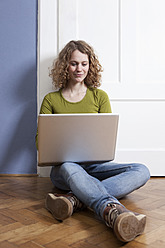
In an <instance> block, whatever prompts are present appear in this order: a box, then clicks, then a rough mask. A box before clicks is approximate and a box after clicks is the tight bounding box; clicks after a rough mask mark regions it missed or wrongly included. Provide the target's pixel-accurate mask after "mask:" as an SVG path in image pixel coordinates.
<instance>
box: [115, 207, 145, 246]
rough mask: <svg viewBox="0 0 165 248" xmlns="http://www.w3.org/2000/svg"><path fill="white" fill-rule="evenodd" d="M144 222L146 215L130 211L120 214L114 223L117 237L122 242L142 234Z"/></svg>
mask: <svg viewBox="0 0 165 248" xmlns="http://www.w3.org/2000/svg"><path fill="white" fill-rule="evenodd" d="M145 224H146V216H145V215H143V214H139V215H137V216H136V215H135V214H133V213H131V212H128V213H123V214H120V215H119V216H118V217H117V219H116V221H115V225H114V232H115V234H116V236H117V238H118V239H119V240H121V241H123V242H129V241H131V240H133V239H134V238H135V237H137V236H138V235H140V234H142V233H143V231H144V228H145Z"/></svg>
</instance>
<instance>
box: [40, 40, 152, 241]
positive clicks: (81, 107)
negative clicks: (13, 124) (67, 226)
mask: <svg viewBox="0 0 165 248" xmlns="http://www.w3.org/2000/svg"><path fill="white" fill-rule="evenodd" d="M101 71H102V67H101V65H100V63H99V61H98V58H97V57H96V55H95V53H94V50H93V48H92V47H91V46H90V45H88V44H87V43H86V42H84V41H70V42H69V43H68V44H67V45H66V46H65V47H64V48H63V49H62V51H61V52H60V53H59V56H58V58H57V59H56V60H55V62H54V64H53V67H52V69H51V73H50V76H51V77H52V80H53V84H54V85H55V87H56V88H58V89H59V90H58V91H56V92H52V93H49V94H47V95H46V96H45V98H44V100H43V103H42V106H41V110H40V113H42V114H60V113H111V106H110V102H109V98H108V95H107V94H106V93H105V92H104V91H103V90H100V89H98V87H99V86H100V80H101ZM36 144H37V136H36ZM50 177H51V180H52V182H53V184H54V186H55V187H57V188H59V189H62V190H68V191H70V192H69V193H68V194H66V195H58V194H52V193H49V194H48V195H47V198H46V208H47V209H48V210H49V211H50V212H51V213H52V214H53V216H54V218H56V219H58V220H64V219H66V218H67V217H69V216H71V215H72V214H73V213H74V211H76V210H80V209H82V208H83V207H84V206H87V207H90V208H91V209H93V210H94V212H95V213H96V214H97V215H98V216H99V218H101V219H102V220H103V221H104V222H105V224H106V225H107V226H109V227H111V228H113V230H114V233H115V234H116V236H117V238H118V239H119V240H121V241H124V242H128V241H131V240H133V239H134V238H135V237H136V236H137V235H140V234H141V233H142V232H143V230H144V227H145V223H146V216H145V215H143V214H137V213H133V212H131V211H129V210H127V209H126V208H125V207H124V206H123V205H122V204H121V203H120V202H119V199H120V198H122V197H123V196H125V195H127V194H129V193H130V192H132V191H134V190H136V189H138V188H139V187H141V186H142V185H144V184H145V183H146V182H147V181H148V180H149V178H150V173H149V170H148V169H147V167H146V166H145V165H143V164H138V163H131V164H117V163H113V162H104V161H103V162H98V163H91V162H90V163H75V162H64V163H62V164H60V165H58V166H54V167H52V170H51V176H50Z"/></svg>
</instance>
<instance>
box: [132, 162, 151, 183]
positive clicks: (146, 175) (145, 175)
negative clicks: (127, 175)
mask: <svg viewBox="0 0 165 248" xmlns="http://www.w3.org/2000/svg"><path fill="white" fill-rule="evenodd" d="M134 166H135V167H136V170H137V171H138V172H139V173H140V177H141V179H143V181H144V184H145V183H146V182H147V181H148V180H149V179H150V171H149V169H148V168H147V166H146V165H144V164H139V163H136V164H134Z"/></svg>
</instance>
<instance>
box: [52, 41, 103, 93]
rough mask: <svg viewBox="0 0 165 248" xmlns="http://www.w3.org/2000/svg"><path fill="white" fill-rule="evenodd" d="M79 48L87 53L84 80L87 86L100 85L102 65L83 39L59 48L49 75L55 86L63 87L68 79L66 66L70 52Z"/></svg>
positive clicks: (95, 86)
mask: <svg viewBox="0 0 165 248" xmlns="http://www.w3.org/2000/svg"><path fill="white" fill-rule="evenodd" d="M75 50H79V51H80V52H81V53H84V54H87V55H88V59H89V71H88V75H87V76H86V78H85V80H84V82H85V84H86V85H87V86H89V87H94V88H97V87H99V86H100V85H101V82H100V81H101V72H102V66H101V65H100V63H99V60H98V58H97V56H96V54H95V53H94V50H93V48H92V47H91V46H90V45H88V44H87V43H86V42H85V41H82V40H78V41H74V40H72V41H70V42H69V43H67V44H66V46H65V47H64V48H63V49H62V50H61V52H60V53H59V55H58V57H57V58H56V59H55V60H54V62H53V65H52V68H51V70H50V74H49V76H50V77H51V78H52V83H53V85H54V86H55V88H65V87H66V85H67V82H68V79H69V73H68V67H69V61H70V58H71V54H72V53H73V52H74V51H75Z"/></svg>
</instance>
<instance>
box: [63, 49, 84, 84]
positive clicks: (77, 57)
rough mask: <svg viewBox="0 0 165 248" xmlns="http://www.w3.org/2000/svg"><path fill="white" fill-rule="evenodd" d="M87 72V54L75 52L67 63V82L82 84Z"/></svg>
mask: <svg viewBox="0 0 165 248" xmlns="http://www.w3.org/2000/svg"><path fill="white" fill-rule="evenodd" d="M88 71H89V58H88V55H87V54H84V53H81V52H80V51H79V50H75V51H74V52H73V53H72V55H71V58H70V61H69V68H68V72H69V82H70V83H74V84H75V83H81V82H84V79H85V78H86V76H87V74H88Z"/></svg>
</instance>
